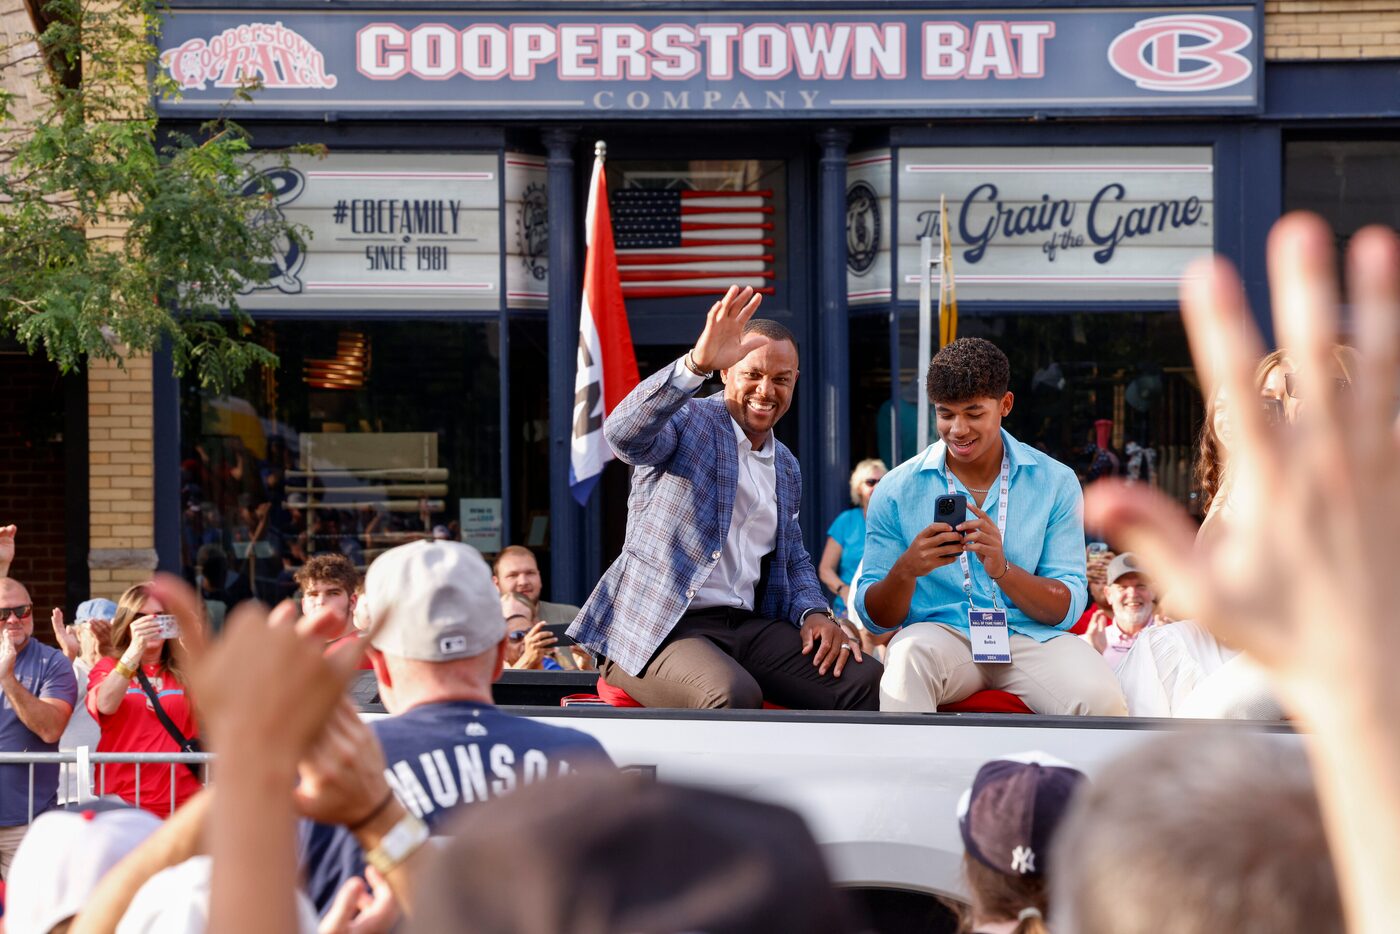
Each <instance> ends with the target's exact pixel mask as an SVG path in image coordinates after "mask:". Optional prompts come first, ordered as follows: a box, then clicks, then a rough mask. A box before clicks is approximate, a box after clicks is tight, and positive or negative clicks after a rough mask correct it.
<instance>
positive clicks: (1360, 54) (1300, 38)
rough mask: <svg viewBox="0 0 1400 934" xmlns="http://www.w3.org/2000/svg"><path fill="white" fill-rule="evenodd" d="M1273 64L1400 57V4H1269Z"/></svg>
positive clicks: (1282, 0) (1313, 0)
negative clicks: (1279, 62)
mask: <svg viewBox="0 0 1400 934" xmlns="http://www.w3.org/2000/svg"><path fill="white" fill-rule="evenodd" d="M1264 55H1265V57H1266V58H1268V59H1269V60H1271V61H1299V60H1319V59H1334V60H1347V61H1355V60H1357V59H1367V58H1400V0H1266V2H1265V3H1264Z"/></svg>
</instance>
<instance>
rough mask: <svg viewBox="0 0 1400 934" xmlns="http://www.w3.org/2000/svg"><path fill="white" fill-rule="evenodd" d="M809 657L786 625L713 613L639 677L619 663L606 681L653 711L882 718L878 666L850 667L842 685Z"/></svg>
mask: <svg viewBox="0 0 1400 934" xmlns="http://www.w3.org/2000/svg"><path fill="white" fill-rule="evenodd" d="M816 653H817V650H816V648H813V649H812V652H811V653H810V654H808V655H803V654H802V636H801V634H800V633H799V632H798V630H797V627H796V626H794V625H792V623H789V622H786V621H784V620H777V619H767V618H765V617H762V616H755V615H754V614H753V613H752V612H751V611H749V610H742V609H730V608H727V607H714V608H710V609H704V610H692V611H691V612H689V613H686V614H685V615H684V616H682V617H681V618H680V621H679V622H678V623H676V628H675V629H673V630H671V634H670V635H669V636H667V637H666V641H665V642H663V643H662V644H661V648H659V649H657V651H656V654H655V655H653V656H652V658H651V661H649V662H647V666H646V668H644V669H643V670H642V673H641V675H640V676H637V675H629V674H628V673H627V672H625V671H623V670H622V669H621V668H620V667H618V666H617V665H615V664H613V663H612V661H606V662H604V663H603V677H605V678H607V680H608V683H609V684H611V685H613V686H615V687H619V688H622V689H623V690H624V691H626V692H627V693H628V694H630V695H632V697H633V698H634V699H635V700H636V701H637V703H639V704H642V705H644V706H647V707H738V708H757V707H762V706H763V702H764V701H765V700H766V701H768V702H770V703H774V704H779V705H781V706H783V707H790V708H792V709H794V710H878V709H879V708H880V676H881V675H882V674H884V668H883V667H881V665H880V663H879V661H877V660H876V659H874V658H871V657H866V659H865V660H864V661H863V662H860V663H857V662H856V660H855V659H854V658H851V659H848V660H847V662H846V667H845V668H844V669H843V670H842V673H841V677H839V678H837V677H835V676H834V675H833V674H832V668H834V667H835V664H834V663H833V664H832V666H831V668H828V669H827V673H826V674H824V675H823V674H820V673H819V672H818V671H817V668H816V666H815V665H813V664H812V659H813V658H814V657H815V656H816Z"/></svg>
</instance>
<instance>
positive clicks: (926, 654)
mask: <svg viewBox="0 0 1400 934" xmlns="http://www.w3.org/2000/svg"><path fill="white" fill-rule="evenodd" d="M989 689H990V690H997V691H1006V692H1008V693H1011V694H1015V695H1016V696H1017V697H1019V698H1021V700H1023V701H1025V702H1026V706H1027V707H1029V708H1030V709H1031V710H1033V711H1035V712H1036V713H1048V714H1082V715H1091V716H1100V717H1123V716H1127V713H1128V705H1127V704H1126V703H1125V702H1124V700H1123V692H1122V690H1121V689H1120V688H1119V687H1118V679H1117V678H1116V677H1114V674H1113V670H1112V669H1111V668H1109V667H1108V663H1107V662H1105V661H1104V660H1103V657H1102V656H1101V655H1099V653H1098V652H1095V651H1094V649H1093V647H1092V646H1090V645H1089V643H1087V642H1085V641H1084V640H1083V639H1078V638H1075V637H1074V636H1072V635H1070V634H1068V633H1066V634H1065V635H1063V636H1057V637H1055V638H1053V639H1051V640H1050V641H1048V642H1037V641H1035V640H1034V639H1032V638H1030V637H1029V636H1021V635H1017V634H1016V633H1014V632H1013V633H1012V634H1011V664H1009V665H979V664H977V663H976V662H974V661H973V660H972V647H971V643H970V642H969V641H968V638H967V636H965V635H962V634H961V633H959V632H958V631H957V630H956V629H953V628H951V627H949V626H944V625H943V624H941V623H914V624H913V625H910V626H905V627H904V628H903V629H901V630H900V631H899V632H898V633H897V634H896V635H895V637H894V639H892V640H891V641H890V644H889V654H888V655H887V656H886V658H885V676H884V677H883V678H882V679H881V680H880V709H881V710H900V711H930V712H931V711H935V710H937V709H938V705H939V704H951V703H953V702H955V701H960V700H962V699H964V698H965V697H967V696H969V695H971V694H975V693H976V692H978V691H983V690H989Z"/></svg>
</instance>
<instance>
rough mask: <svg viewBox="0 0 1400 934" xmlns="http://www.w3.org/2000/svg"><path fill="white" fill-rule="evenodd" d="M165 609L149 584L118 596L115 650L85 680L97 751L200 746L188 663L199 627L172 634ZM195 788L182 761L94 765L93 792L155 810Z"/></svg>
mask: <svg viewBox="0 0 1400 934" xmlns="http://www.w3.org/2000/svg"><path fill="white" fill-rule="evenodd" d="M164 614H165V607H164V605H163V604H162V603H161V601H160V599H159V597H157V596H156V595H155V593H154V592H153V591H152V589H151V586H150V585H149V584H137V585H136V586H135V587H132V588H130V589H129V590H127V592H126V593H124V594H122V596H121V599H120V600H118V601H117V612H116V615H115V616H114V617H113V618H112V647H113V649H114V650H115V651H116V652H117V653H118V654H119V656H120V657H119V658H103V659H101V660H100V661H99V662H98V663H97V664H96V665H95V666H93V669H92V674H91V676H90V677H89V680H88V685H89V687H88V694H87V707H88V711H89V712H90V713H91V714H92V716H93V718H94V719H96V720H97V725H98V727H99V728H100V729H101V731H102V736H101V739H100V740H99V741H98V744H97V751H98V752H129V753H167V754H168V753H178V752H188V751H192V750H194V749H197V748H198V745H197V743H198V736H199V727H198V724H197V723H196V722H195V716H194V703H193V702H192V701H191V699H190V697H189V695H188V694H187V692H186V684H187V683H188V677H187V674H188V673H187V670H186V666H187V665H188V664H189V660H190V655H191V653H192V651H197V649H198V646H199V645H200V644H202V639H203V633H202V632H183V631H181V632H178V633H175V634H173V635H172V634H171V633H170V631H169V629H168V625H167V621H166V620H163V619H162V618H161V617H162V616H164ZM157 705H159V708H160V709H159V710H157ZM166 721H168V725H167V722H166ZM177 732H178V733H179V738H177V736H176V733H177ZM181 739H183V740H184V742H183V743H182V742H181ZM138 774H139V778H138ZM172 781H173V783H174V788H173V791H172V787H171V785H172ZM200 787H201V782H200V780H199V779H198V778H196V777H195V769H193V768H189V767H186V766H185V765H183V764H180V765H175V766H173V767H172V766H171V765H168V764H167V765H144V766H141V767H140V770H139V773H138V768H137V766H136V765H135V764H118V763H108V764H106V765H103V766H99V767H98V768H97V782H96V788H97V793H98V794H112V795H117V796H119V797H121V798H123V799H124V800H126V801H128V802H130V803H132V804H135V805H137V806H138V807H142V808H144V809H146V810H147V811H150V812H151V813H152V814H155V815H156V816H158V817H165V816H168V815H169V814H170V813H171V812H173V811H174V810H175V808H177V807H179V806H180V805H181V804H183V803H184V802H185V801H186V800H188V799H189V798H191V797H193V796H194V794H195V793H196V792H198V791H199V789H200Z"/></svg>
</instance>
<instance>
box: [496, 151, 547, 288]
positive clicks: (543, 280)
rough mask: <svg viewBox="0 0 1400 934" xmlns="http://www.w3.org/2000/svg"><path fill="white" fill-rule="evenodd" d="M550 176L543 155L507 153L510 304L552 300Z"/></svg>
mask: <svg viewBox="0 0 1400 934" xmlns="http://www.w3.org/2000/svg"><path fill="white" fill-rule="evenodd" d="M548 179H549V171H548V167H547V166H546V164H545V160H544V157H543V156H532V155H526V154H525V153H519V152H508V153H506V304H507V305H509V306H510V307H511V308H544V307H546V306H547V305H548V304H549V192H548V188H547V187H546V184H547V182H548Z"/></svg>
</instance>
